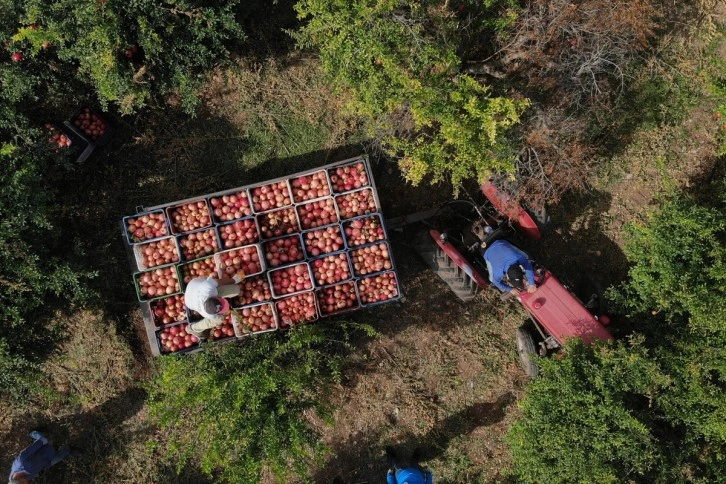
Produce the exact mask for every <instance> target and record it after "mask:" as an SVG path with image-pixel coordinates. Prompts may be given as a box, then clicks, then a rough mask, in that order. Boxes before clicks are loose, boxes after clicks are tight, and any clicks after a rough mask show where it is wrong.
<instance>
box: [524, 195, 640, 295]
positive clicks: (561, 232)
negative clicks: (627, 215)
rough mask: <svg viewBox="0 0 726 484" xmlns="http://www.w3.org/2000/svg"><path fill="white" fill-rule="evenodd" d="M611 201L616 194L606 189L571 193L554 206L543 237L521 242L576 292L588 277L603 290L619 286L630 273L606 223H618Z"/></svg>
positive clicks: (533, 256)
mask: <svg viewBox="0 0 726 484" xmlns="http://www.w3.org/2000/svg"><path fill="white" fill-rule="evenodd" d="M611 204H612V195H611V194H609V193H607V192H604V191H597V190H591V191H588V192H586V193H582V194H570V195H568V196H566V197H564V198H563V200H562V202H561V203H560V204H559V205H557V206H554V207H550V210H549V211H550V214H551V219H552V222H551V226H550V227H549V229H548V231H547V232H546V233H545V234H544V236H543V237H542V238H541V239H540V240H538V241H531V240H520V239H518V243H519V245H520V246H521V247H522V248H523V249H524V250H525V252H527V254H528V255H529V256H530V258H532V259H533V260H535V261H536V262H538V263H540V264H542V265H544V266H545V267H547V268H548V269H549V270H550V271H551V272H552V273H553V274H554V275H555V277H557V278H558V279H560V280H561V281H562V282H563V283H565V284H567V285H568V286H569V287H571V288H572V289H573V290H575V293H576V294H577V293H578V289H579V288H580V287H582V285H583V283H584V282H585V281H586V280H587V278H588V277H591V278H592V279H594V280H595V281H596V282H597V285H598V286H600V287H601V288H602V289H605V288H607V287H610V286H613V285H616V284H618V283H620V282H621V281H622V280H624V278H625V277H626V276H627V272H628V267H629V265H628V260H627V258H626V256H625V254H624V253H623V251H622V249H621V248H620V246H619V245H618V244H617V243H616V242H615V241H614V240H612V238H610V236H609V235H608V234H607V233H606V225H607V224H608V223H610V222H617V221H615V220H612V219H610V220H609V219H608V217H615V216H614V215H610V214H609V210H610V206H611ZM621 226H622V225H621ZM577 295H578V296H579V297H581V298H582V295H580V294H577Z"/></svg>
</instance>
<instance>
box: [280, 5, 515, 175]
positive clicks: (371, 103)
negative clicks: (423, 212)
mask: <svg viewBox="0 0 726 484" xmlns="http://www.w3.org/2000/svg"><path fill="white" fill-rule="evenodd" d="M490 3H491V2H490ZM447 5H448V2H419V1H413V0H386V1H371V0H357V1H353V2H334V1H330V0H302V1H300V2H298V3H297V5H296V9H297V11H298V13H299V16H300V17H301V18H303V19H307V20H308V22H307V24H306V25H305V26H304V27H302V28H301V29H300V30H299V31H298V32H296V33H295V34H294V35H295V37H296V39H297V41H298V44H299V45H300V46H301V47H315V48H317V49H319V51H320V57H321V60H322V63H323V68H324V69H325V71H326V72H327V73H328V75H329V76H330V78H331V79H332V82H333V83H334V84H335V85H336V86H338V87H339V88H342V89H346V90H349V91H350V92H351V94H352V97H353V101H352V105H351V107H352V108H353V110H354V111H355V112H356V113H358V114H361V115H364V116H367V117H369V118H370V119H372V120H373V124H374V125H375V126H376V129H377V130H378V133H377V134H378V135H379V136H380V137H381V138H382V140H383V142H384V144H385V146H387V148H388V150H389V151H390V153H391V154H393V155H396V156H398V155H400V156H401V158H402V161H401V167H402V168H403V170H404V173H405V174H406V177H407V179H408V180H409V181H410V182H412V183H414V184H417V183H419V182H421V180H422V179H423V178H424V177H426V176H430V177H431V178H432V180H433V181H434V182H436V181H439V180H442V179H444V178H446V177H450V178H451V181H452V183H453V184H454V186H456V185H457V184H458V183H459V182H460V181H461V180H463V179H464V178H468V177H471V176H478V177H479V178H485V177H487V176H488V175H489V174H490V173H491V172H493V171H511V170H512V168H513V164H512V163H513V156H511V154H509V153H507V146H506V144H505V143H504V142H503V140H502V135H503V134H504V133H505V132H506V130H507V129H508V128H509V127H511V126H512V125H513V124H515V123H517V122H518V120H519V114H520V113H521V112H522V110H523V109H524V108H525V107H526V106H527V101H526V100H523V99H520V100H513V99H509V98H506V97H498V96H494V95H493V94H492V91H491V89H490V88H489V87H487V86H485V85H482V84H480V83H479V82H478V81H476V80H475V79H474V78H472V77H470V76H468V75H466V74H462V73H460V64H461V61H460V59H459V57H458V56H457V53H456V51H457V45H456V39H457V38H458V37H457V35H455V32H456V30H457V26H458V24H457V21H456V17H455V15H454V14H453V13H452V12H451V11H450V10H449V9H448V6H447Z"/></svg>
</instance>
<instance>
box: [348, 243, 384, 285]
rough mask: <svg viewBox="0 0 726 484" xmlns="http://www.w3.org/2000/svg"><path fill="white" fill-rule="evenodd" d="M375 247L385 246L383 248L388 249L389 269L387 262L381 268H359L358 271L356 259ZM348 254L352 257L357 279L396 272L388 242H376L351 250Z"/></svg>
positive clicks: (354, 273)
mask: <svg viewBox="0 0 726 484" xmlns="http://www.w3.org/2000/svg"><path fill="white" fill-rule="evenodd" d="M375 246H383V248H385V249H386V251H387V252H388V259H387V265H388V266H389V267H385V265H386V261H383V263H382V264H384V265H382V266H381V267H365V268H364V267H359V268H358V269H356V259H355V258H356V256H358V255H361V254H365V253H367V252H369V250H370V248H371V247H375ZM348 254H349V257H350V265H351V269H353V275H354V276H356V277H363V276H372V275H374V274H378V273H380V272H386V271H390V270H394V267H395V266H394V265H393V255H392V254H391V246H390V245H389V244H388V242H386V241H383V242H375V243H373V244H368V245H362V246H360V247H358V248H356V249H352V250H350V251H349V253H348Z"/></svg>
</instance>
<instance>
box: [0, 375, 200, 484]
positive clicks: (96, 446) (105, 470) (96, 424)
mask: <svg viewBox="0 0 726 484" xmlns="http://www.w3.org/2000/svg"><path fill="white" fill-rule="evenodd" d="M146 398H147V392H146V390H144V389H142V388H136V387H132V388H128V389H127V390H126V391H124V392H122V393H120V394H118V395H117V396H115V397H113V398H111V399H109V400H107V401H106V402H104V403H103V404H101V405H99V406H97V407H94V408H92V409H90V410H88V411H81V412H78V413H74V414H70V415H67V416H63V417H60V418H58V419H49V418H48V417H47V415H45V414H41V413H39V412H34V411H30V412H28V413H26V414H25V415H24V416H23V418H22V419H21V420H20V421H17V422H16V423H15V424H14V425H13V426H12V427H11V428H10V429H9V430H8V432H7V434H6V435H5V437H4V439H3V440H4V441H5V442H6V446H5V448H6V449H7V450H6V452H5V455H4V459H3V462H4V464H3V465H4V466H8V468H7V469H5V468H3V469H0V472H4V473H6V474H9V472H10V469H9V465H10V463H11V462H12V460H13V458H14V457H15V455H17V453H18V452H20V450H22V449H23V448H24V447H26V446H27V445H29V444H30V443H31V441H30V439H29V437H28V436H27V434H28V432H30V431H31V430H33V429H38V430H40V431H41V433H43V434H44V435H45V436H46V437H48V438H49V439H50V440H51V441H52V442H53V444H54V445H55V447H56V448H60V447H63V446H71V447H72V448H74V449H77V450H78V451H80V452H79V453H78V454H77V455H73V456H71V457H69V458H68V459H67V460H66V461H64V462H63V463H61V464H58V465H57V466H54V467H53V469H52V471H45V472H43V473H42V474H41V475H40V476H39V477H38V478H37V479H36V480H35V481H34V482H39V483H54V482H69V483H72V482H98V481H97V479H98V478H99V476H104V475H105V476H112V475H114V465H115V462H114V459H119V458H123V455H120V454H123V449H124V448H125V447H126V446H127V445H128V443H130V442H139V441H141V442H145V441H147V440H149V439H150V438H153V437H154V436H155V432H156V428H155V427H153V426H152V425H150V424H147V423H145V421H144V422H142V424H141V425H134V426H125V423H126V422H127V421H128V420H129V419H131V418H132V417H134V416H135V415H137V414H138V413H139V412H140V411H141V410H142V408H143V406H144V402H145V401H146ZM11 449H12V451H13V452H14V454H13V455H10V454H9V453H8V451H11ZM150 458H151V457H150ZM159 466H160V468H158V469H157V472H158V474H159V475H160V476H162V477H163V481H164V482H188V483H207V482H212V480H210V479H209V478H207V477H206V476H204V475H202V474H201V473H200V472H199V470H198V469H194V468H193V467H191V466H188V465H187V466H185V468H184V469H182V471H181V474H180V475H177V473H176V469H174V468H172V466H171V465H169V464H164V463H163V461H162V460H161V459H159ZM166 478H168V480H166Z"/></svg>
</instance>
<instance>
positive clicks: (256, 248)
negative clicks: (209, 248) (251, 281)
mask: <svg viewBox="0 0 726 484" xmlns="http://www.w3.org/2000/svg"><path fill="white" fill-rule="evenodd" d="M236 253H239V257H240V259H241V260H240V261H239V264H235V263H234V262H233V264H232V267H234V269H235V271H234V272H233V273H232V274H230V273H228V272H226V268H227V267H228V265H225V266H224V267H223V265H222V260H223V259H224V258H225V257H226V256H228V255H230V254H236ZM253 254H256V256H257V261H258V263H259V270H257V271H254V272H253V271H250V270H249V263H250V262H251V261H252V260H253ZM245 255H249V256H250V261H245V260H244V256H245ZM214 262H215V264H216V266H217V275H218V276H219V278H220V279H222V278H224V277H232V276H234V275H235V274H236V273H237V272H239V271H244V273H245V276H246V277H252V276H256V275H257V274H262V273H263V272H265V269H266V265H265V260H264V256H263V255H262V247H260V244H250V245H245V246H242V247H236V248H234V249H229V250H224V251H222V252H218V253H216V254H214ZM245 262H247V265H248V267H247V268H245V267H244V263H245Z"/></svg>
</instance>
